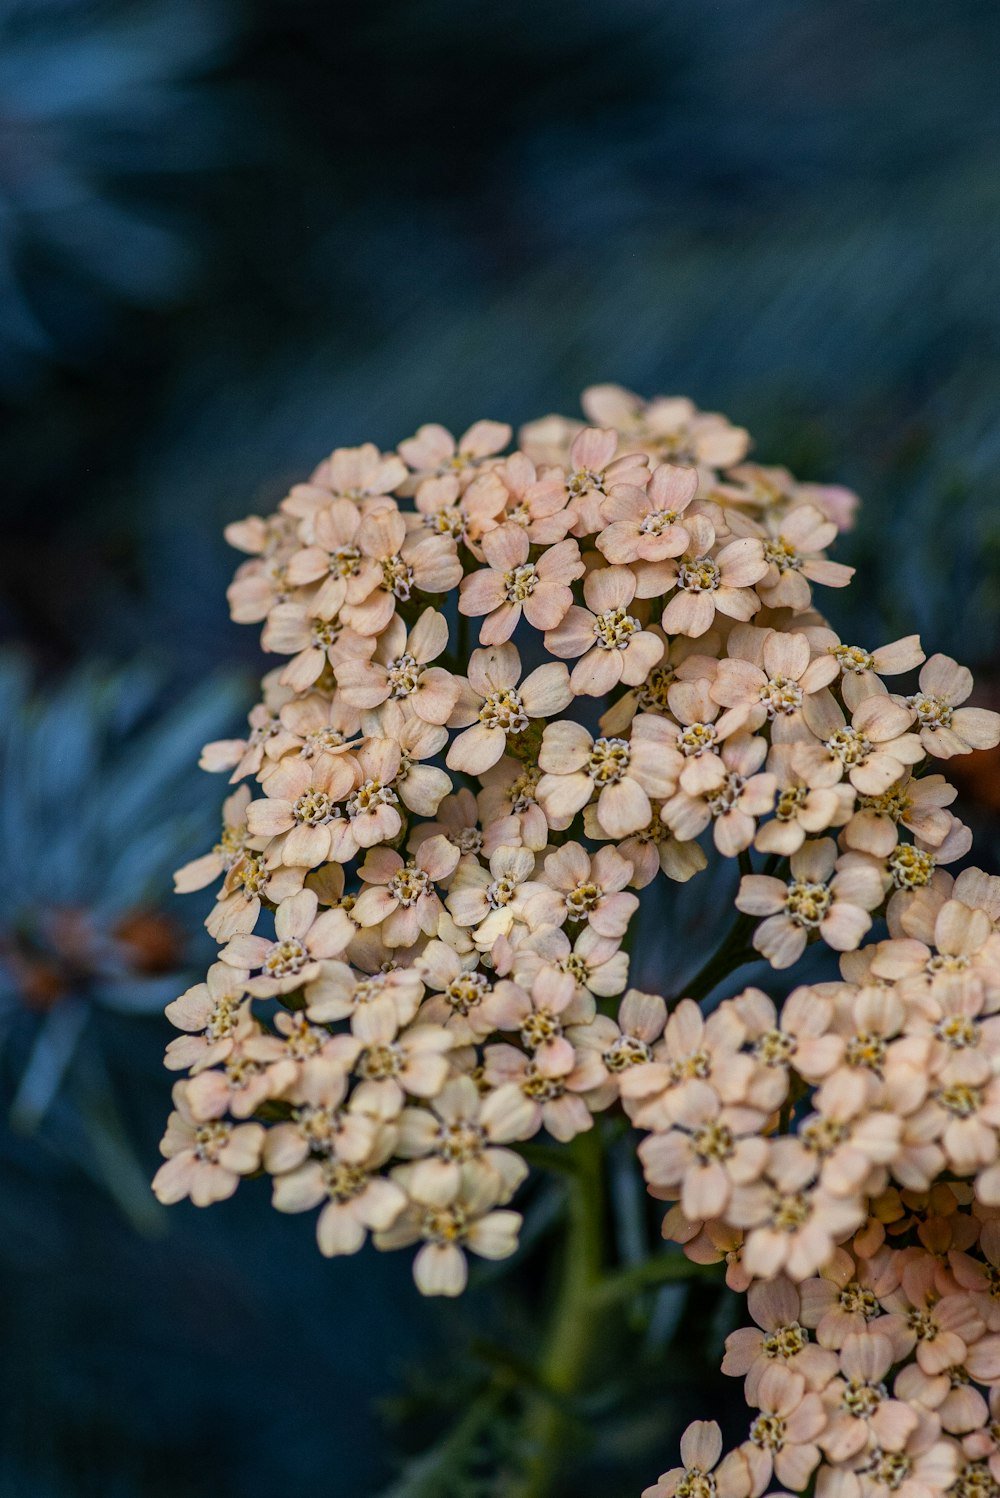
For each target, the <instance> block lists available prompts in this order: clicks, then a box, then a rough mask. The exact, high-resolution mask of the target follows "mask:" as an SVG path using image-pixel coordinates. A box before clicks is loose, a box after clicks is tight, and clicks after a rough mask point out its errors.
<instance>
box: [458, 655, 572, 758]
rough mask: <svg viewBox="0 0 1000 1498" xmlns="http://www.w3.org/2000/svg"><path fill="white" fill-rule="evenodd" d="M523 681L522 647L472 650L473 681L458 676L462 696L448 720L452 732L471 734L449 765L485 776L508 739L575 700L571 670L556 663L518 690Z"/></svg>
mask: <svg viewBox="0 0 1000 1498" xmlns="http://www.w3.org/2000/svg"><path fill="white" fill-rule="evenodd" d="M520 677H521V657H520V655H519V654H518V651H517V646H516V645H511V644H509V643H507V644H502V645H493V646H491V647H489V648H487V649H484V650H474V651H473V652H472V654H471V656H470V657H469V676H468V680H467V681H464V680H463V679H462V678H461V677H458V678H456V681H457V683H458V689H459V690H458V696H457V701H456V703H455V705H454V707H453V710H452V712H451V715H450V717H449V718H448V726H449V727H450V728H463V729H464V730H465V731H464V733H460V734H459V735H458V736H457V737H456V738H455V739H454V740H453V741H452V743H451V745H450V747H449V749H448V754H447V756H446V759H445V763H446V764H447V765H448V766H449V767H450V768H451V769H453V770H465V771H466V772H467V773H468V774H469V775H481V774H482V773H483V771H484V770H489V769H491V768H492V767H493V765H495V764H496V763H497V761H498V760H499V759H501V758H502V757H503V755H504V753H505V751H506V749H507V740H508V738H515V739H516V738H517V737H518V736H519V735H520V734H523V733H524V732H525V731H526V730H527V728H528V725H529V724H530V722H531V721H532V719H534V718H551V717H552V715H553V713H558V712H561V711H562V709H563V708H564V707H567V706H568V705H569V703H570V702H571V700H572V697H573V693H572V690H571V688H570V682H569V672H568V671H567V669H566V667H565V666H562V665H559V664H557V662H555V661H548V662H546V663H545V664H544V665H541V666H538V667H536V668H535V670H534V671H532V672H531V673H530V675H528V676H526V677H525V679H524V681H523V682H521V684H520V686H518V682H519V681H520ZM469 724H471V725H472V726H471V727H469V726H468V725H469Z"/></svg>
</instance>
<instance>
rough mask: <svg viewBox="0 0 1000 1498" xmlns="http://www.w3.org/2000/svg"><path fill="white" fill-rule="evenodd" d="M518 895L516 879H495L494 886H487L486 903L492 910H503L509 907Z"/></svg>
mask: <svg viewBox="0 0 1000 1498" xmlns="http://www.w3.org/2000/svg"><path fill="white" fill-rule="evenodd" d="M516 894H517V881H516V879H508V878H506V877H504V878H502V879H494V880H493V882H492V884H488V885H487V886H486V903H487V904H488V905H489V907H490V909H491V910H502V909H503V907H504V906H505V905H509V904H510V902H511V900H513V898H514V896H515V895H516Z"/></svg>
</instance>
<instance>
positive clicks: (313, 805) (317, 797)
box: [292, 791, 339, 827]
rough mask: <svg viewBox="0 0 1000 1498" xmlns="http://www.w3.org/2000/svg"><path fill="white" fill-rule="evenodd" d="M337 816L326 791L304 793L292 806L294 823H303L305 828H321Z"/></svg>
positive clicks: (336, 811) (335, 808)
mask: <svg viewBox="0 0 1000 1498" xmlns="http://www.w3.org/2000/svg"><path fill="white" fill-rule="evenodd" d="M338 815H339V813H338V810H337V807H336V805H335V804H334V802H333V801H331V800H330V797H329V796H328V795H327V793H326V791H306V792H305V793H304V794H303V795H301V796H300V797H299V799H298V800H297V801H296V802H295V803H294V805H293V806H292V816H293V817H294V818H295V820H296V822H304V823H305V824H306V826H307V827H319V826H322V824H323V823H325V822H330V821H332V820H333V818H334V817H336V816H338Z"/></svg>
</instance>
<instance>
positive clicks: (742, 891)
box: [736, 837, 883, 968]
mask: <svg viewBox="0 0 1000 1498" xmlns="http://www.w3.org/2000/svg"><path fill="white" fill-rule="evenodd" d="M791 872H792V878H791V879H790V880H788V881H787V882H786V881H785V880H783V879H775V878H773V877H772V876H771V875H767V874H745V875H744V876H743V878H742V879H741V880H740V887H739V892H738V893H737V896H736V908H737V910H742V911H743V912H744V914H746V915H756V916H765V917H766V919H765V920H763V921H762V922H761V924H760V925H759V926H758V927H757V929H756V931H755V932H754V936H753V945H754V947H755V949H756V950H757V951H758V952H760V954H761V956H762V957H766V958H767V960H768V962H769V963H770V964H771V966H772V967H777V968H783V967H791V965H792V963H793V962H797V961H798V959H799V958H800V957H801V956H802V953H803V952H804V951H805V948H806V943H807V942H808V941H809V939H810V937H811V936H813V935H814V934H815V935H818V936H820V937H822V939H823V940H824V941H825V942H826V944H827V946H830V947H833V948H834V950H835V951H838V952H846V951H850V950H851V949H852V948H854V947H857V946H859V945H860V943H861V938H862V937H863V936H864V934H865V932H866V931H868V930H870V929H871V924H872V918H871V915H870V914H869V912H870V911H872V910H875V909H876V908H877V906H879V905H881V903H882V898H883V891H882V880H881V878H880V877H879V873H878V870H877V869H875V868H872V867H870V866H868V865H853V864H848V863H847V862H846V861H845V860H844V859H840V858H838V857H837V845H836V843H835V842H834V841H833V839H832V838H828V837H826V838H820V839H819V840H818V841H816V842H809V843H805V844H803V846H802V847H801V848H800V849H799V850H798V852H796V853H793V854H792V857H791Z"/></svg>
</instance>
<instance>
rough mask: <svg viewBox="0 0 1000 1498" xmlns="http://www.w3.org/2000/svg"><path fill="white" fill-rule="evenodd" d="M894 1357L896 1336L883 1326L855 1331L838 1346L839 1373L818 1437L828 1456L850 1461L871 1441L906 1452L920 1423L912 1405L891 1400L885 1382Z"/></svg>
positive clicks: (827, 1398)
mask: <svg viewBox="0 0 1000 1498" xmlns="http://www.w3.org/2000/svg"><path fill="white" fill-rule="evenodd" d="M895 1361H896V1356H895V1353H894V1348H893V1344H892V1341H891V1340H890V1338H889V1337H887V1336H884V1335H882V1333H881V1332H879V1331H863V1332H852V1333H851V1334H850V1336H848V1337H847V1338H845V1340H844V1345H843V1347H842V1348H841V1349H840V1370H841V1376H840V1377H839V1378H835V1379H833V1380H832V1381H831V1382H830V1383H829V1384H827V1386H826V1388H825V1390H824V1391H823V1403H824V1405H825V1406H826V1409H827V1417H828V1422H827V1427H826V1430H825V1431H824V1432H823V1434H822V1435H821V1436H820V1438H819V1442H820V1445H821V1446H822V1448H823V1450H824V1452H825V1453H826V1455H827V1456H828V1457H829V1458H830V1459H831V1460H832V1461H835V1462H846V1461H848V1460H849V1459H850V1458H851V1457H853V1456H857V1455H858V1453H859V1452H862V1451H864V1450H866V1449H867V1448H869V1447H870V1446H875V1447H877V1448H878V1449H879V1450H881V1451H902V1450H903V1449H904V1447H905V1446H906V1443H907V1441H908V1440H909V1438H910V1436H911V1435H912V1434H913V1432H914V1431H915V1430H916V1428H917V1424H918V1416H917V1413H916V1411H915V1410H914V1409H912V1408H911V1407H910V1405H908V1404H904V1403H903V1402H902V1401H901V1400H899V1399H892V1398H890V1396H889V1393H888V1390H887V1389H886V1386H885V1384H884V1382H883V1380H884V1378H885V1376H886V1374H887V1373H888V1372H889V1369H890V1368H891V1367H892V1364H893V1363H894V1362H895Z"/></svg>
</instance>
